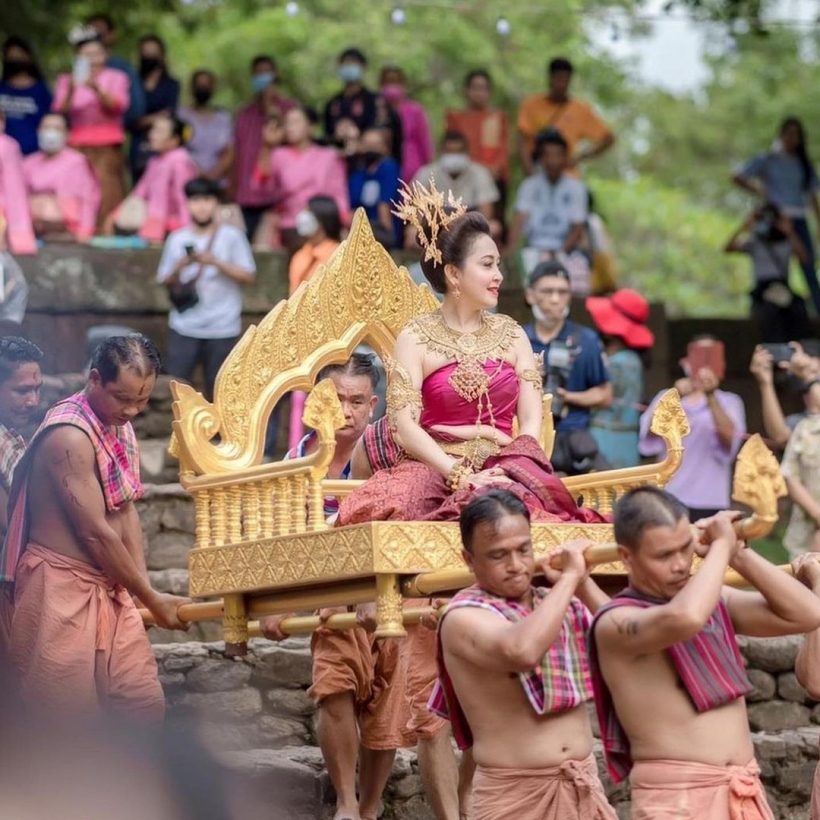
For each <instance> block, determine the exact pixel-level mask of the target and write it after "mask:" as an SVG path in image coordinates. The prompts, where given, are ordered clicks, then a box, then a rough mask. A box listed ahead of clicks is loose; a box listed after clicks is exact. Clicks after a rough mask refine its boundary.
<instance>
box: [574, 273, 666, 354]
mask: <svg viewBox="0 0 820 820" xmlns="http://www.w3.org/2000/svg"><path fill="white" fill-rule="evenodd" d="M586 308H587V312H588V313H589V315H590V316H592V320H593V321H594V322H595V326H596V327H597V328H598V330H599V331H600V332H601V333H603V334H604V336H616V337H617V338H619V339H623V341H624V343H625V344H626V345H627V346H628V347H633V348H636V349H638V350H641V349H643V348H646V347H652V345H653V344H655V335H654V334H653V333H652V331H651V330H650V329H649V328H648V327H647V326H646V322H647V320H648V319H649V303H648V302H647V301H646V299H644V298H643V296H641V294H640V293H638V292H637V291H634V290H632V289H631V288H622V289H621V290H618V291H615V293H613V294H612V296H590V297H589V298H588V299H587V301H586Z"/></svg>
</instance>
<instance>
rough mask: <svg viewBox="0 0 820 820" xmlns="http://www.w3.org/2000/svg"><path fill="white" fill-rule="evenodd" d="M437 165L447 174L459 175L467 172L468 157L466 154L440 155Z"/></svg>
mask: <svg viewBox="0 0 820 820" xmlns="http://www.w3.org/2000/svg"><path fill="white" fill-rule="evenodd" d="M439 163H440V165H441V167H442V168H443V169H444V170H445V171H446V172H447V173H448V174H460V173H462V172H464V171H466V170H467V166H468V165H469V164H470V157H469V156H467V154H442V155H441V158H440V159H439Z"/></svg>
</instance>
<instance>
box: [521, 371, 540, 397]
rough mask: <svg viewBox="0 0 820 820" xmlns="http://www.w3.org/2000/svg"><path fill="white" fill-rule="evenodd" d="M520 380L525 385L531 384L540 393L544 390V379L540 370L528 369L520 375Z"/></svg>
mask: <svg viewBox="0 0 820 820" xmlns="http://www.w3.org/2000/svg"><path fill="white" fill-rule="evenodd" d="M518 378H519V379H520V380H521V381H522V382H523V383H524V384H531V385H532V386H533V387H534V388H535V389H536V390H537V391H538V392H539V393H540V392H541V391H542V390H543V389H544V377H543V376H542V375H541V371H540V370H536V369H535V368H531V367H529V368H526V369H524V370H522V371H521V373H519V374H518Z"/></svg>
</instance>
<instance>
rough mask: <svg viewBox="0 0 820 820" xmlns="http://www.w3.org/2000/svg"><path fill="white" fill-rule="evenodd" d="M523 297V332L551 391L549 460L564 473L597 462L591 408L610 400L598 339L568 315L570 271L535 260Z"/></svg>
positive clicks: (585, 467)
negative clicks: (526, 314) (526, 308)
mask: <svg viewBox="0 0 820 820" xmlns="http://www.w3.org/2000/svg"><path fill="white" fill-rule="evenodd" d="M525 297H526V300H527V303H528V304H529V305H530V307H531V308H532V314H533V319H534V321H533V322H531V323H530V324H527V325H525V326H524V332H525V333H526V334H527V337H528V338H529V340H530V344H531V345H532V349H533V351H534V352H535V354H536V355H541V356H543V360H544V391H545V392H547V393H552V396H553V399H552V413H553V415H554V416H555V419H556V436H555V447H554V448H553V455H552V457H551V459H552V462H553V466H554V467H555V469H556V470H559V471H561V472H566V473H583V472H588V471H589V470H590V469H591V468H593V467H596V468H599V467H600V466H602V464H601V461H600V459H599V457H598V450H597V445H595V442H594V440H592V436H591V435H590V434H589V432H588V431H589V424H590V419H591V416H592V410H593V409H595V408H596V407H608V406H609V405H610V404H611V403H612V382H611V380H610V377H609V371H608V370H607V367H606V364H605V362H604V350H603V345H602V344H601V340H600V338H599V337H598V334H597V333H596V332H595V331H594V330H592V329H591V328H588V327H583V326H582V325H579V324H578V323H576V322H573V321H572V320H571V319H570V318H568V317H569V305H570V300H571V298H572V294H571V291H570V284H569V273H568V272H567V270H566V268H565V267H564V266H563V265H561V263H560V262H542V263H540V264H539V265H538V266H537V267H536V268H535V270H534V271H533V272H532V273H531V274H530V276H529V278H528V279H527V290H526V292H525ZM584 433H586V435H585V436H583V438H582V435H583V434H584Z"/></svg>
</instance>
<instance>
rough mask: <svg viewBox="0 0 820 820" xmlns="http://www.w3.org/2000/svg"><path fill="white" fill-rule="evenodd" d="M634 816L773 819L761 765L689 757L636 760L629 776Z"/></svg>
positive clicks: (646, 819)
mask: <svg viewBox="0 0 820 820" xmlns="http://www.w3.org/2000/svg"><path fill="white" fill-rule="evenodd" d="M629 782H630V785H631V786H632V820H690V819H691V820H704V818H707V817H708V818H709V820H774V815H773V814H772V810H771V809H770V808H769V804H768V802H767V800H766V792H765V790H764V788H763V784H762V783H761V782H760V767H759V766H758V765H757V761H756V760H754V759H752V760H750V761H749V763H747V764H746V765H745V766H711V765H709V764H707V763H694V762H691V761H688V760H636V761H635V764H634V766H633V767H632V771H631V772H630V775H629Z"/></svg>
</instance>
